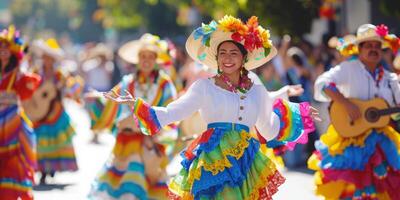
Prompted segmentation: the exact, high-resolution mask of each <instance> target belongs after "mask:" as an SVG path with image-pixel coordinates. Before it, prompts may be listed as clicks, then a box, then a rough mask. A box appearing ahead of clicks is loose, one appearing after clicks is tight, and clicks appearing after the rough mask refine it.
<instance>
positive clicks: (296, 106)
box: [256, 92, 315, 149]
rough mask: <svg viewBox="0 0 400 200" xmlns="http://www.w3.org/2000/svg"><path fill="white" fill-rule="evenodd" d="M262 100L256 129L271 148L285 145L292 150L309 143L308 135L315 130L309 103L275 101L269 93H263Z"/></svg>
mask: <svg viewBox="0 0 400 200" xmlns="http://www.w3.org/2000/svg"><path fill="white" fill-rule="evenodd" d="M261 99H262V102H263V105H261V107H260V113H259V116H258V119H257V122H256V129H257V131H258V134H259V135H261V136H262V137H263V138H262V140H266V141H267V144H268V146H269V147H273V148H274V147H279V146H283V145H285V146H287V147H288V148H289V149H292V148H294V146H295V144H296V143H306V142H307V141H308V134H309V133H310V132H312V131H314V130H315V127H314V123H313V121H312V118H311V116H310V104H309V103H307V102H305V103H291V102H289V101H286V100H283V99H275V96H272V97H271V94H270V93H268V92H263V94H262V96H261Z"/></svg>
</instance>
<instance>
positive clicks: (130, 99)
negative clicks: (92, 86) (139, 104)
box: [103, 90, 136, 106]
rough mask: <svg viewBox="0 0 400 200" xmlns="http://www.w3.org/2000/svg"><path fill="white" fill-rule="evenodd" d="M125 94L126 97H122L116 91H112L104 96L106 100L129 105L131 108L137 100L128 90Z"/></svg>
mask: <svg viewBox="0 0 400 200" xmlns="http://www.w3.org/2000/svg"><path fill="white" fill-rule="evenodd" d="M125 93H126V95H125V96H121V95H119V94H118V93H117V92H115V91H114V90H110V91H109V92H105V93H103V95H104V97H105V98H107V99H109V100H111V101H114V102H115V103H118V104H128V105H129V106H133V105H134V104H135V101H136V99H135V98H134V97H133V96H132V94H131V93H129V92H128V91H127V90H125Z"/></svg>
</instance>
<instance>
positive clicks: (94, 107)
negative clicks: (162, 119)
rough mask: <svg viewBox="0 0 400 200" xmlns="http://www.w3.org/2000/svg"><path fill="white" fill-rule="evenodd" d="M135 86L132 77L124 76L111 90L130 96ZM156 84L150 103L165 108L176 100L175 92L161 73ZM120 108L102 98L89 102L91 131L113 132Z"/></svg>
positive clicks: (170, 82)
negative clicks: (126, 93) (127, 92)
mask: <svg viewBox="0 0 400 200" xmlns="http://www.w3.org/2000/svg"><path fill="white" fill-rule="evenodd" d="M135 84H136V83H135V79H134V77H133V76H132V75H126V76H124V77H123V78H122V81H121V82H120V83H119V84H118V85H116V86H115V87H114V88H113V89H112V90H113V91H115V92H116V93H117V94H120V95H125V92H124V91H125V90H127V91H129V92H130V93H131V94H135ZM156 84H157V85H158V86H159V87H158V89H157V94H156V95H155V97H154V99H153V101H152V103H151V105H152V106H166V105H168V104H169V103H170V102H172V101H173V100H174V99H175V98H176V90H175V87H174V85H173V83H172V81H171V80H170V78H169V77H168V76H167V75H166V74H165V73H163V72H162V71H160V72H159V75H158V79H157V83H156ZM122 107H123V105H119V104H116V103H114V102H112V101H106V100H104V99H102V98H98V99H95V100H93V101H90V102H89V105H88V108H89V109H88V110H89V113H90V118H91V121H92V128H93V129H92V130H109V129H112V130H114V129H113V128H114V127H115V122H116V120H115V119H117V118H119V117H120V115H121V114H122V110H123V108H122ZM129 110H130V109H129ZM164 128H166V129H171V128H172V129H175V128H176V125H174V124H172V125H170V126H169V127H164Z"/></svg>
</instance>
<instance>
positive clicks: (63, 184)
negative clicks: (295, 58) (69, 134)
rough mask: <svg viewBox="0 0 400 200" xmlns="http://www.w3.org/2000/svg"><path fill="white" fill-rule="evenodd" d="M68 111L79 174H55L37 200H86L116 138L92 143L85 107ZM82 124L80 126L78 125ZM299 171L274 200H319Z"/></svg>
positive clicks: (292, 173) (307, 176)
mask: <svg viewBox="0 0 400 200" xmlns="http://www.w3.org/2000/svg"><path fill="white" fill-rule="evenodd" d="M67 110H68V112H69V113H70V114H71V115H72V116H74V118H73V121H74V122H75V124H76V127H77V131H78V134H77V136H76V137H75V138H74V144H75V151H76V154H77V159H78V164H79V171H78V172H75V173H60V174H56V176H55V178H54V179H52V180H50V184H49V185H48V186H37V187H35V191H34V195H35V199H37V200H81V199H87V197H86V196H87V194H88V192H89V189H90V184H91V181H92V180H93V179H94V177H95V176H96V173H97V172H99V170H100V168H101V167H102V166H103V163H104V162H105V160H106V159H107V158H108V155H109V153H110V151H111V148H112V145H113V143H114V138H113V136H111V135H109V134H103V135H101V137H100V141H101V144H99V145H95V144H90V143H89V141H90V139H91V133H90V131H89V118H88V115H87V114H86V113H85V112H84V111H83V109H82V108H80V107H78V106H77V105H75V104H74V103H68V104H67ZM77 122H79V123H77ZM300 171H301V170H299V171H284V172H283V174H284V176H285V177H286V179H287V181H286V183H285V184H284V185H283V186H281V187H280V190H279V192H278V193H277V194H276V195H275V196H274V199H275V200H291V199H293V200H294V199H295V200H299V199H304V200H318V198H317V197H316V196H315V195H313V191H312V189H313V180H312V175H310V174H307V173H303V172H300Z"/></svg>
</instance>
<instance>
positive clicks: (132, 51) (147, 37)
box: [118, 33, 167, 64]
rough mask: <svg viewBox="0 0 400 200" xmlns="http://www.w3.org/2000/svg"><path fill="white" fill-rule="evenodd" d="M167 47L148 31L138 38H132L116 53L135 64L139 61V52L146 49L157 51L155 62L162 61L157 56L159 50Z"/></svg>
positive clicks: (159, 52)
mask: <svg viewBox="0 0 400 200" xmlns="http://www.w3.org/2000/svg"><path fill="white" fill-rule="evenodd" d="M166 49H167V43H166V42H165V41H162V40H160V37H158V36H156V35H152V34H150V33H146V34H144V35H143V36H142V37H140V39H139V40H132V41H129V42H127V43H125V44H124V45H122V47H121V48H120V49H119V50H118V55H119V56H120V57H121V58H122V59H124V60H125V61H126V62H128V63H131V64H137V63H138V61H139V58H138V57H139V52H140V51H143V50H148V51H152V52H155V53H157V57H158V58H157V63H162V60H161V59H160V58H159V56H160V54H161V52H162V51H163V50H166Z"/></svg>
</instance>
